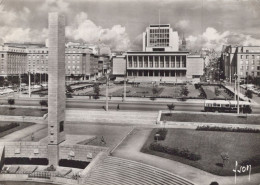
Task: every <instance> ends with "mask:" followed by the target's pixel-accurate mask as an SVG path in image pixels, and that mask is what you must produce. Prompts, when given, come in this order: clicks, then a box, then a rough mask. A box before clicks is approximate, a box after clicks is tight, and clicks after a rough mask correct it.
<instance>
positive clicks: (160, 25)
mask: <svg viewBox="0 0 260 185" xmlns="http://www.w3.org/2000/svg"><path fill="white" fill-rule="evenodd" d="M150 27H156V28H157V27H168V28H169V27H170V24H150Z"/></svg>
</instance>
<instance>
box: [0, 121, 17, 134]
mask: <svg viewBox="0 0 260 185" xmlns="http://www.w3.org/2000/svg"><path fill="white" fill-rule="evenodd" d="M19 125H20V124H19V123H10V124H8V125H4V126H0V133H1V132H4V131H7V130H10V129H12V128H14V127H18V126H19Z"/></svg>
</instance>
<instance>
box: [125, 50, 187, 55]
mask: <svg viewBox="0 0 260 185" xmlns="http://www.w3.org/2000/svg"><path fill="white" fill-rule="evenodd" d="M126 53H127V54H178V53H180V54H188V53H189V52H188V51H128V52H126Z"/></svg>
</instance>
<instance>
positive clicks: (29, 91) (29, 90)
mask: <svg viewBox="0 0 260 185" xmlns="http://www.w3.org/2000/svg"><path fill="white" fill-rule="evenodd" d="M28 76H29V85H28V93H29V97H31V73H30V72H28Z"/></svg>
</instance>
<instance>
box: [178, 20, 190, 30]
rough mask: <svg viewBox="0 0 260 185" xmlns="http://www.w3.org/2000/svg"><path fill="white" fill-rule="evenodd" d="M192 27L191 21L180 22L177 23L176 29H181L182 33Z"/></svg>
mask: <svg viewBox="0 0 260 185" xmlns="http://www.w3.org/2000/svg"><path fill="white" fill-rule="evenodd" d="M189 26H190V21H189V20H180V21H178V22H177V23H176V27H177V28H179V29H181V30H182V31H184V30H186V29H188V28H189Z"/></svg>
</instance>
